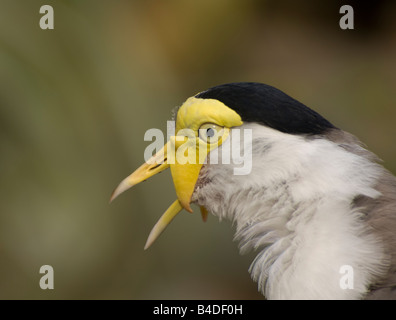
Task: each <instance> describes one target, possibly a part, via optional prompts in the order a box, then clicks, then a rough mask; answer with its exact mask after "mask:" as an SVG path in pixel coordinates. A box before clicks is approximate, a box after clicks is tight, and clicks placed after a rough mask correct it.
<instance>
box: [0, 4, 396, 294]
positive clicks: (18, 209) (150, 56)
mask: <svg viewBox="0 0 396 320" xmlns="http://www.w3.org/2000/svg"><path fill="white" fill-rule="evenodd" d="M346 3H347V4H350V5H352V6H353V8H354V10H355V29H354V30H341V29H340V27H339V19H340V18H341V16H342V15H341V14H340V13H339V8H340V7H341V5H342V4H346ZM346 3H342V2H338V1H320V2H319V1H316V2H314V1H300V2H297V1H292V0H290V1H285V0H282V1H275V0H267V1H265V0H245V1H241V0H217V1H210V0H201V1H190V0H183V1H182V0H170V1H124V0H117V1H110V0H107V1H104V0H85V1H76V0H64V1H61V0H50V1H38V0H29V1H26V0H25V1H22V0H0V155H1V156H0V170H1V171H0V172H1V180H0V195H1V196H0V197H1V199H0V200H1V201H0V298H1V299H262V296H261V295H260V294H259V293H258V292H257V287H256V284H255V283H253V282H252V281H251V279H250V276H249V273H248V267H249V265H250V262H251V261H252V259H253V257H254V256H253V255H247V256H240V255H239V253H238V248H237V243H234V242H233V241H232V239H233V228H232V225H231V223H230V222H228V221H223V222H221V223H219V221H218V220H217V218H214V217H213V216H209V219H208V221H207V222H206V223H203V222H202V220H201V218H200V214H199V210H198V208H197V207H195V213H194V214H188V213H186V212H183V213H182V214H180V215H179V216H178V218H177V219H175V221H174V222H173V223H172V224H171V225H170V226H169V227H168V229H167V230H166V232H165V233H164V234H163V235H162V236H161V237H160V239H159V241H157V242H156V243H155V244H154V245H153V246H152V247H151V248H150V249H149V250H148V251H143V246H144V244H145V241H146V238H147V236H148V234H149V232H150V230H151V228H152V226H153V225H154V223H155V222H156V221H157V219H158V218H159V217H160V215H161V214H162V213H163V212H164V210H165V209H166V208H167V207H168V206H169V205H170V204H171V203H172V202H173V200H174V199H175V191H174V189H173V184H172V181H171V176H170V173H169V172H166V173H163V174H162V175H159V176H157V177H154V178H152V179H150V180H149V181H148V182H146V183H144V184H141V185H139V186H137V187H135V188H134V189H133V190H130V191H129V192H126V193H125V194H123V195H122V196H120V197H119V198H118V199H117V200H116V201H115V202H114V203H112V204H111V205H109V204H108V200H109V197H110V194H111V192H112V190H113V189H114V187H115V186H116V185H117V184H118V183H119V182H120V181H121V180H122V179H123V178H124V177H126V176H127V175H128V174H129V173H131V172H132V171H133V170H134V169H135V168H137V167H138V166H139V165H140V164H141V163H142V162H143V161H144V159H143V152H144V150H145V148H146V147H147V145H148V144H149V142H145V141H144V140H143V136H144V133H145V132H146V130H148V129H150V128H159V129H161V130H163V131H164V132H165V131H166V121H167V120H170V119H171V110H172V109H173V108H174V107H175V106H177V105H180V104H181V103H183V101H184V100H185V99H186V98H188V97H189V96H192V95H194V94H196V93H197V92H199V91H202V90H204V89H207V88H209V87H211V86H214V85H217V84H221V83H227V82H235V81H259V82H264V83H267V84H270V85H273V86H275V87H277V88H279V89H281V90H283V91H285V92H286V93H288V94H289V95H291V96H292V97H294V98H296V99H297V100H300V101H301V102H303V103H305V104H306V105H308V106H309V107H311V108H313V109H315V110H316V111H318V112H319V113H321V114H322V115H323V116H325V117H326V118H327V119H329V120H330V121H331V122H333V123H334V124H335V125H336V126H338V127H341V128H343V129H345V130H347V131H349V132H351V133H353V134H355V135H357V136H358V137H359V138H360V139H361V140H362V141H363V142H364V143H365V144H366V145H367V146H368V148H369V149H371V150H372V151H374V152H375V153H376V154H378V155H379V157H380V158H382V159H383V160H384V165H385V166H386V167H387V168H388V169H390V170H391V171H393V172H394V173H396V148H395V142H394V140H395V137H396V126H395V120H396V98H395V97H396V95H395V92H396V19H395V14H396V3H395V2H394V1H393V2H392V1H375V2H366V3H368V4H369V5H367V4H366V5H365V4H364V2H363V3H362V2H358V1H347V2H346ZM44 4H50V5H52V6H53V8H54V12H55V29H54V30H41V29H40V27H39V20H40V18H41V16H42V15H41V14H40V13H39V10H40V7H41V6H42V5H44ZM42 265H51V266H52V267H53V268H54V275H55V277H54V285H55V289H54V290H42V289H40V287H39V280H40V278H41V276H42V275H41V274H39V269H40V267H41V266H42Z"/></svg>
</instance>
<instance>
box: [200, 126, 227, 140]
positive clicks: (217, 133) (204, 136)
mask: <svg viewBox="0 0 396 320" xmlns="http://www.w3.org/2000/svg"><path fill="white" fill-rule="evenodd" d="M198 133H199V138H200V139H201V140H203V141H205V142H206V143H216V142H217V141H219V139H220V138H221V137H222V136H223V133H224V128H223V127H221V126H219V125H217V124H214V123H205V124H203V125H202V126H201V127H200V128H199V129H198Z"/></svg>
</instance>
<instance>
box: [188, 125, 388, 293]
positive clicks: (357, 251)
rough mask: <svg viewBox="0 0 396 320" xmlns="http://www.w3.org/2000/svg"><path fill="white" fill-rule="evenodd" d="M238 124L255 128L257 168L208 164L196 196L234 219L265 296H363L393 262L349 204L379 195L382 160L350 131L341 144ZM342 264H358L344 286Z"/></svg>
mask: <svg viewBox="0 0 396 320" xmlns="http://www.w3.org/2000/svg"><path fill="white" fill-rule="evenodd" d="M239 129H252V132H253V148H252V160H253V161H252V173H251V174H249V175H234V174H232V172H233V171H232V170H233V168H234V167H235V166H240V165H239V164H238V165H233V164H231V165H222V164H210V163H209V164H208V165H205V166H204V167H203V168H202V170H201V173H200V177H199V179H198V182H197V185H196V189H195V192H194V194H193V196H192V201H193V202H196V203H198V204H199V205H203V206H205V207H206V208H207V209H208V210H209V212H212V213H213V214H214V215H216V216H218V217H219V218H220V219H223V218H227V219H229V220H232V221H233V222H234V223H235V226H236V233H235V240H237V241H239V244H240V251H241V253H245V252H247V251H248V250H255V251H256V252H257V256H256V258H255V260H254V261H253V263H252V265H251V267H250V270H249V271H250V273H251V276H252V278H253V279H254V280H255V281H256V282H257V283H258V287H259V290H260V291H261V292H262V293H263V294H264V295H265V296H266V297H267V298H268V299H359V298H362V297H363V296H364V295H365V294H366V293H367V290H368V287H369V285H370V283H371V282H372V281H373V279H377V278H379V277H381V275H382V274H383V273H384V272H385V271H386V270H387V267H388V265H387V263H388V262H389V261H388V259H387V258H386V256H385V253H384V248H383V244H382V242H381V239H379V238H377V237H376V236H375V234H374V233H373V232H371V231H372V230H370V226H369V225H368V224H367V223H366V222H365V219H364V217H363V213H362V212H361V211H360V210H359V208H355V207H353V206H352V204H353V201H354V199H355V197H358V196H365V197H368V198H371V199H375V198H378V197H379V196H380V195H381V193H380V192H379V191H378V190H376V189H375V186H376V184H377V181H378V179H379V178H380V177H381V175H382V174H383V171H384V169H383V168H382V167H381V166H380V165H378V164H377V163H375V162H373V161H372V160H373V155H372V154H371V153H369V152H368V151H366V150H364V149H363V148H362V147H360V146H359V145H358V144H357V142H356V140H354V139H353V138H351V137H350V136H349V135H348V134H347V133H343V134H345V137H346V139H344V141H343V142H342V143H335V142H333V141H331V134H330V135H328V136H323V137H318V136H315V137H305V136H301V135H292V134H287V133H282V132H280V131H278V130H274V129H272V128H268V127H265V126H262V125H258V124H254V123H249V124H244V125H243V126H241V127H239V128H238V130H239ZM337 131H339V130H337ZM337 134H338V135H339V133H337ZM329 138H330V139H329ZM231 139H232V135H231V136H230V138H229V139H228V140H227V141H225V142H224V143H223V144H222V146H220V147H219V149H220V150H219V152H218V153H219V155H220V156H221V154H222V152H221V149H223V148H230V146H231V145H232V143H230V142H231ZM241 148H243V146H242V147H241ZM245 151H246V150H242V152H245ZM227 152H228V151H227ZM219 163H221V161H219ZM345 265H347V266H351V267H352V268H353V275H354V278H353V289H343V288H342V287H341V286H340V279H341V277H342V274H341V273H340V269H341V267H342V266H345Z"/></svg>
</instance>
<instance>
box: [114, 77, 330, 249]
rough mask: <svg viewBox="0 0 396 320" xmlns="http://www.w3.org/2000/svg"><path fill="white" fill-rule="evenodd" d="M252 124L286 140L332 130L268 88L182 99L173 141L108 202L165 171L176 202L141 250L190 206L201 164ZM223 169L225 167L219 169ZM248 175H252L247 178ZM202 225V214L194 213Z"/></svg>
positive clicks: (245, 86) (252, 86)
mask: <svg viewBox="0 0 396 320" xmlns="http://www.w3.org/2000/svg"><path fill="white" fill-rule="evenodd" d="M250 122H254V123H258V124H260V125H264V126H267V127H271V128H275V129H277V130H279V131H282V132H285V133H292V134H316V133H320V132H322V131H323V130H326V129H329V128H333V125H332V124H330V123H329V122H328V121H327V120H325V119H324V118H322V117H321V116H320V115H318V114H317V113H315V112H314V111H312V110H311V109H309V108H307V107H305V106H304V105H303V104H301V103H299V102H298V101H296V100H294V99H292V98H291V97H289V96H288V95H286V94H285V93H283V92H282V91H280V90H278V89H275V88H274V87H271V86H268V85H265V84H261V83H252V82H242V83H230V84H224V85H220V86H216V87H213V88H210V89H208V90H206V91H203V92H200V93H198V94H197V95H195V96H192V97H190V98H188V99H187V100H186V101H185V102H184V103H183V104H182V106H181V107H180V108H179V109H178V111H177V115H176V124H175V135H174V136H171V137H170V140H169V141H168V142H167V143H166V144H165V145H164V147H163V148H162V149H161V150H160V151H159V152H157V153H156V154H155V155H154V156H153V157H151V158H150V159H149V160H148V161H147V162H146V163H144V164H143V165H142V166H140V167H139V168H138V169H137V170H136V171H134V172H133V173H132V174H131V175H129V176H128V177H126V178H125V179H124V180H123V181H122V182H121V183H120V184H119V185H118V187H117V188H116V189H115V190H114V192H113V194H112V196H111V199H110V201H112V200H114V199H115V198H116V197H117V196H118V195H120V194H121V193H122V192H124V191H126V190H127V189H129V188H131V187H132V186H134V185H136V184H138V183H140V182H142V181H144V180H146V179H148V178H150V177H152V176H154V175H155V174H157V173H159V172H161V171H163V170H165V169H168V168H170V170H171V174H172V178H173V183H174V187H175V191H176V195H177V200H176V201H174V202H173V203H172V205H171V206H170V207H169V208H168V209H167V210H166V211H165V213H164V214H163V215H162V216H161V218H160V219H159V220H158V222H157V223H156V225H155V226H154V227H153V229H152V231H151V232H150V235H149V237H148V239H147V242H146V245H145V249H147V248H148V247H149V246H150V245H151V244H152V243H153V242H154V241H155V240H156V239H157V238H158V236H159V235H160V234H161V233H162V232H163V231H164V229H165V228H166V226H167V225H168V224H169V223H170V222H171V221H172V220H173V218H174V217H175V216H176V215H177V214H178V213H179V212H180V211H181V210H182V209H183V208H184V209H185V210H187V211H189V212H192V209H191V202H192V196H193V193H194V190H195V189H196V187H197V181H198V179H199V177H200V173H201V171H202V167H203V166H208V165H210V164H208V163H207V161H206V159H207V158H208V156H209V155H210V153H211V152H213V151H214V150H215V149H217V148H219V147H220V146H221V145H222V144H223V143H224V142H225V141H227V140H229V139H230V131H231V130H233V129H235V128H238V127H240V126H242V125H243V124H244V123H250ZM221 165H224V166H226V165H227V164H221ZM252 174H254V173H252ZM200 209H201V214H202V218H203V220H206V216H207V214H208V212H207V210H206V209H205V207H204V206H201V207H200Z"/></svg>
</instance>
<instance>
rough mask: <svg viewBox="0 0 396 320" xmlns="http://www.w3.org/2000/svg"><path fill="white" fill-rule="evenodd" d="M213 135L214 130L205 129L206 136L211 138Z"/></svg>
mask: <svg viewBox="0 0 396 320" xmlns="http://www.w3.org/2000/svg"><path fill="white" fill-rule="evenodd" d="M214 135H215V131H214V130H213V129H212V128H208V129H206V136H207V137H209V138H212V137H213V136H214Z"/></svg>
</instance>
